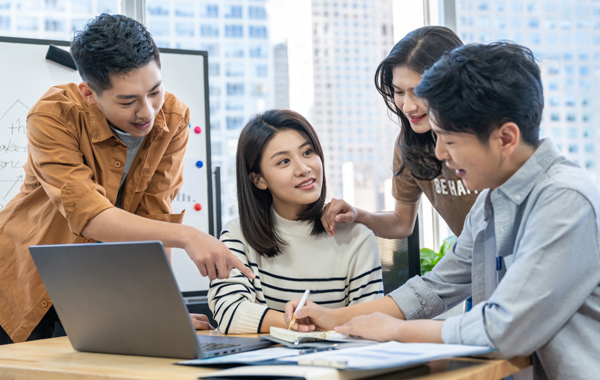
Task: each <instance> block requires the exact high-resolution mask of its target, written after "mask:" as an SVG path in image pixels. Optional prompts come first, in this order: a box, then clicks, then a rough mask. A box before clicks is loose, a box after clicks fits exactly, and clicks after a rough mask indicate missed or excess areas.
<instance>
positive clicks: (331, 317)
mask: <svg viewBox="0 0 600 380" xmlns="http://www.w3.org/2000/svg"><path fill="white" fill-rule="evenodd" d="M298 303H300V298H297V299H295V300H292V301H290V302H288V303H286V304H285V315H284V319H285V323H286V324H289V323H290V321H291V320H292V317H293V316H295V317H296V322H295V323H294V324H293V325H292V329H294V330H297V331H313V330H331V329H332V328H333V327H334V326H336V324H335V314H336V310H335V309H327V308H325V307H322V306H319V305H317V304H316V303H314V302H312V301H306V304H305V305H304V307H302V308H301V309H300V310H298V311H296V312H295V313H294V310H296V307H297V306H298ZM340 310H341V309H340Z"/></svg>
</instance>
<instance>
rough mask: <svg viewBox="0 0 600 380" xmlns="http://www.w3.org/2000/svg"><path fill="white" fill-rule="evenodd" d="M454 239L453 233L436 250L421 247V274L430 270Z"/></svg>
mask: <svg viewBox="0 0 600 380" xmlns="http://www.w3.org/2000/svg"><path fill="white" fill-rule="evenodd" d="M455 240H456V236H454V235H451V236H448V237H447V238H445V239H444V241H443V243H442V246H441V247H440V250H439V251H438V252H436V251H434V250H433V249H429V248H421V250H420V251H421V276H423V275H424V274H425V273H427V272H431V270H432V269H433V267H434V266H435V264H437V263H438V262H439V261H440V260H441V259H442V257H444V255H445V254H446V252H447V251H448V249H449V248H450V246H451V245H452V243H454V241H455Z"/></svg>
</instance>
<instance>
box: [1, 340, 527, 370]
mask: <svg viewBox="0 0 600 380" xmlns="http://www.w3.org/2000/svg"><path fill="white" fill-rule="evenodd" d="M178 361H179V360H176V359H162V358H150V357H142V356H128V355H109V354H93V353H87V352H77V351H75V350H74V349H73V347H72V346H71V343H70V342H69V339H68V338H67V337H62V338H53V339H45V340H38V341H34V342H24V343H16V344H10V345H4V346H0V378H2V379H15V380H16V379H34V380H59V379H60V380H72V379H77V380H82V379H83V380H100V379H103V380H106V379H110V380H121V379H122V380H125V379H128V380H129V379H149V380H150V379H173V380H178V379H182V380H183V379H186V380H192V379H197V378H198V376H201V375H204V374H207V373H210V372H213V371H215V369H209V368H201V367H188V366H180V365H174V363H176V362H178ZM530 364H531V362H530V360H529V357H520V358H515V359H512V360H481V359H466V358H462V359H449V360H436V361H432V362H430V363H428V364H427V365H422V366H419V367H415V368H411V369H408V370H404V371H398V372H394V373H390V374H387V375H383V376H379V377H377V378H378V379H420V380H447V379H460V380H467V379H472V380H489V379H501V378H503V377H506V376H508V375H510V374H513V373H515V372H518V371H519V370H521V369H523V368H525V367H527V366H529V365H530Z"/></svg>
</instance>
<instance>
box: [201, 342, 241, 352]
mask: <svg viewBox="0 0 600 380" xmlns="http://www.w3.org/2000/svg"><path fill="white" fill-rule="evenodd" d="M200 346H202V350H205V351H212V350H222V349H223V348H228V347H235V346H239V344H235V343H233V344H232V343H201V344H200Z"/></svg>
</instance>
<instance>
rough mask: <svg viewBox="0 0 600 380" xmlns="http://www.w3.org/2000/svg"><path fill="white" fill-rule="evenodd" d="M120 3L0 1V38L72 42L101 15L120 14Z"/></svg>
mask: <svg viewBox="0 0 600 380" xmlns="http://www.w3.org/2000/svg"><path fill="white" fill-rule="evenodd" d="M119 3H120V1H119V0H87V1H84V0H73V1H67V0H63V1H61V0H45V1H43V0H0V35H2V36H14V37H22V38H43V39H49V40H61V41H69V40H70V39H71V36H72V35H73V32H74V31H76V30H78V29H81V27H83V25H85V24H86V23H87V21H88V20H89V19H90V18H92V17H95V16H97V15H98V14H100V13H103V12H105V13H118V12H119Z"/></svg>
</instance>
